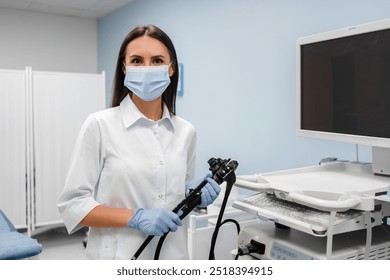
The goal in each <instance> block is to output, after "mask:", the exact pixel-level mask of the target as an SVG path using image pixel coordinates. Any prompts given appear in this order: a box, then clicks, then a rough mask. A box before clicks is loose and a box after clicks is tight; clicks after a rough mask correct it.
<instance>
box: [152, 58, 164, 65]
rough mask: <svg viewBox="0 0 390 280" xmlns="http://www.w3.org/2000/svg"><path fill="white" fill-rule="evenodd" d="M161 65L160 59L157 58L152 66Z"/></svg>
mask: <svg viewBox="0 0 390 280" xmlns="http://www.w3.org/2000/svg"><path fill="white" fill-rule="evenodd" d="M162 63H163V61H162V59H159V58H158V59H155V60H154V64H157V65H158V64H162Z"/></svg>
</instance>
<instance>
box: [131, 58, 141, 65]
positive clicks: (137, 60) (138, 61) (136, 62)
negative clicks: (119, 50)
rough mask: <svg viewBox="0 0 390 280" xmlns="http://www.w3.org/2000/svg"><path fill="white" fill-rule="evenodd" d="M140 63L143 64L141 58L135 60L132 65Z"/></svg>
mask: <svg viewBox="0 0 390 280" xmlns="http://www.w3.org/2000/svg"><path fill="white" fill-rule="evenodd" d="M140 63H142V62H141V60H140V59H139V58H134V59H133V60H131V64H140Z"/></svg>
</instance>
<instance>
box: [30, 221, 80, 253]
mask: <svg viewBox="0 0 390 280" xmlns="http://www.w3.org/2000/svg"><path fill="white" fill-rule="evenodd" d="M85 236H86V235H85V231H83V230H80V231H78V232H75V233H73V234H71V235H69V234H68V233H67V232H66V229H65V228H63V227H60V228H55V229H50V230H48V231H46V232H44V233H41V234H38V235H35V236H33V238H34V239H37V240H38V242H39V243H40V244H42V253H41V254H40V255H39V256H38V257H37V259H40V260H86V259H87V258H86V256H85V247H84V244H83V241H84V239H85Z"/></svg>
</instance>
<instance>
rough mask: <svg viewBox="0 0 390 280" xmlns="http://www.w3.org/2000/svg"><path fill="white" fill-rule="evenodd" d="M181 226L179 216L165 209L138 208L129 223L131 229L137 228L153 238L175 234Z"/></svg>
mask: <svg viewBox="0 0 390 280" xmlns="http://www.w3.org/2000/svg"><path fill="white" fill-rule="evenodd" d="M181 225H182V222H181V220H180V217H179V216H178V214H176V213H174V212H172V211H170V210H167V209H164V208H156V209H143V208H136V209H135V210H134V213H133V216H132V217H131V219H130V220H129V222H128V226H129V227H130V228H136V229H138V230H140V231H142V232H143V233H144V234H146V235H153V236H163V235H164V234H165V233H167V232H169V231H172V232H175V231H176V230H177V227H178V226H181Z"/></svg>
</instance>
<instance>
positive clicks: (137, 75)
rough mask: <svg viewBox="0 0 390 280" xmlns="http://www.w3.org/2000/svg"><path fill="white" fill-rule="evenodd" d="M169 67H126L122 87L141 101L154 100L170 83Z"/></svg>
mask: <svg viewBox="0 0 390 280" xmlns="http://www.w3.org/2000/svg"><path fill="white" fill-rule="evenodd" d="M169 66H170V64H169V65H164V66H126V77H125V80H124V85H125V86H126V87H127V88H128V89H129V90H131V92H133V93H134V94H136V95H137V96H138V97H139V98H141V99H142V100H144V101H151V100H154V99H156V98H158V97H160V96H161V95H162V94H163V93H164V91H165V90H166V88H167V87H168V86H169V84H170V82H171V79H170V77H169V73H168V69H169Z"/></svg>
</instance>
